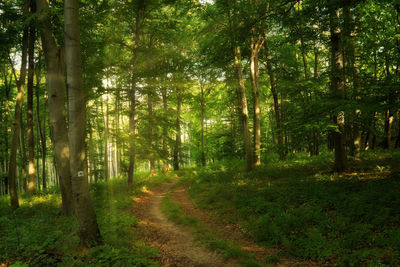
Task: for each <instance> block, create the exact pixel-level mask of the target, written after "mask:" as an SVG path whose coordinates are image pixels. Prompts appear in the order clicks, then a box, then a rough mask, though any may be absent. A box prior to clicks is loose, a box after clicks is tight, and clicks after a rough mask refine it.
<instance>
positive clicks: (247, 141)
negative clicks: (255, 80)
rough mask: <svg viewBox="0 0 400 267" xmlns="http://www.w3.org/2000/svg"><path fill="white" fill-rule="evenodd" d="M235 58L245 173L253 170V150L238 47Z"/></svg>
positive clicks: (237, 47)
mask: <svg viewBox="0 0 400 267" xmlns="http://www.w3.org/2000/svg"><path fill="white" fill-rule="evenodd" d="M234 56H235V71H236V79H237V82H238V94H239V97H240V99H239V100H240V102H239V103H240V111H241V113H240V120H241V122H242V131H243V141H244V151H245V159H246V171H251V170H252V169H253V149H252V146H251V137H250V129H249V111H248V108H247V98H246V88H245V86H244V80H243V73H242V62H241V61H242V58H241V53H240V47H239V46H236V47H235V50H234Z"/></svg>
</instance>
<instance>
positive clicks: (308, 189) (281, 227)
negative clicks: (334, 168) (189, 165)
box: [189, 151, 400, 266]
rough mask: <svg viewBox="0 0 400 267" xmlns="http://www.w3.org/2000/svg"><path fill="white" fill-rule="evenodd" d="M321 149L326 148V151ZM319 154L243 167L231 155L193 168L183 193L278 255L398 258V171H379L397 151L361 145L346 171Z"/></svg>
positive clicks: (323, 259)
mask: <svg viewBox="0 0 400 267" xmlns="http://www.w3.org/2000/svg"><path fill="white" fill-rule="evenodd" d="M328 156H329V155H328ZM328 156H327V155H322V156H320V157H314V158H312V159H311V160H309V159H308V158H302V157H300V158H293V159H290V160H288V161H285V162H276V163H270V164H267V165H266V166H261V167H259V168H257V169H255V170H254V171H252V172H249V173H244V172H242V171H241V167H242V166H241V165H240V164H237V163H235V162H230V163H229V162H225V163H222V164H216V165H213V166H210V167H208V168H203V169H199V170H197V171H194V172H193V178H192V179H191V181H190V191H189V193H190V196H191V197H192V199H194V201H195V203H196V204H197V205H198V206H199V207H201V208H204V209H210V210H213V211H214V214H216V216H217V218H218V219H219V220H222V221H225V220H226V221H229V222H234V223H239V224H241V225H242V226H243V227H244V229H245V230H246V231H247V232H248V234H249V235H251V237H252V238H253V239H254V240H256V241H257V242H258V243H259V244H260V245H262V246H264V247H267V248H277V249H282V252H281V253H280V255H281V256H285V255H286V256H290V257H294V258H298V259H299V260H307V261H308V260H311V261H314V262H316V263H318V264H328V265H339V266H399V265H400V209H399V207H400V177H392V176H390V175H387V174H386V173H385V171H386V170H389V169H390V162H393V160H397V161H398V159H400V157H399V156H400V153H399V152H398V151H391V152H390V153H389V154H388V153H386V154H385V153H377V152H373V153H366V154H364V155H363V157H362V160H361V161H355V160H353V161H350V164H351V166H350V169H351V171H350V172H349V173H345V174H343V175H337V174H333V173H330V171H329V168H330V166H331V161H330V160H329V159H328Z"/></svg>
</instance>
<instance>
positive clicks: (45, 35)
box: [36, 0, 74, 216]
mask: <svg viewBox="0 0 400 267" xmlns="http://www.w3.org/2000/svg"><path fill="white" fill-rule="evenodd" d="M36 8H37V11H38V13H39V14H40V15H39V20H40V21H41V23H40V25H41V39H42V44H43V51H44V57H45V61H46V66H47V74H46V84H47V93H48V96H49V98H48V105H49V123H50V132H51V136H52V141H53V147H54V159H55V165H56V168H57V174H58V177H59V180H60V189H61V198H62V213H63V214H64V215H66V216H70V215H72V214H73V212H74V204H73V200H72V185H71V172H70V162H69V146H68V143H69V141H68V130H67V123H66V110H65V97H64V95H65V77H64V65H65V59H64V51H63V50H62V48H58V47H57V43H56V40H55V38H54V35H53V33H52V30H51V23H50V20H49V14H48V12H49V6H48V4H47V2H46V1H45V0H36Z"/></svg>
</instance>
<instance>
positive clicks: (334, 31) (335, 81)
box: [329, 5, 347, 172]
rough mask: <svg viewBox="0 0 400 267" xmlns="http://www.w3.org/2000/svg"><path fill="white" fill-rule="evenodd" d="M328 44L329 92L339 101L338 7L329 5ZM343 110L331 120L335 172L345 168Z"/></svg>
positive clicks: (336, 112) (339, 39)
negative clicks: (332, 122) (329, 53)
mask: <svg viewBox="0 0 400 267" xmlns="http://www.w3.org/2000/svg"><path fill="white" fill-rule="evenodd" d="M329 8H330V17H329V19H330V45H331V92H332V96H333V99H334V100H335V101H337V102H339V103H340V101H341V100H343V99H344V81H343V53H342V52H343V51H342V46H341V29H340V24H339V14H340V12H339V8H338V7H335V6H333V5H331V6H330V7H329ZM344 119H345V118H344V112H343V111H341V110H335V111H334V114H333V121H334V123H335V124H336V126H337V130H336V131H335V132H334V133H333V138H334V144H335V165H334V170H335V171H336V172H343V171H345V169H346V165H347V157H346V150H345V134H344V126H345V125H344V123H345V121H344Z"/></svg>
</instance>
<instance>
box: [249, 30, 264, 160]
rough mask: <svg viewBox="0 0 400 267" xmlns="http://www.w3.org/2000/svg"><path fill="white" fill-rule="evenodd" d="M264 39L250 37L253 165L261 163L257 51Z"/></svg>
mask: <svg viewBox="0 0 400 267" xmlns="http://www.w3.org/2000/svg"><path fill="white" fill-rule="evenodd" d="M263 42H264V40H263V39H262V37H261V35H260V36H258V38H257V40H256V39H255V38H254V37H252V38H251V44H250V78H251V86H252V88H253V91H252V92H253V109H254V117H253V128H254V133H253V135H254V142H253V146H254V165H256V166H257V165H260V164H261V150H260V149H261V119H260V117H261V114H260V113H261V112H260V91H259V88H258V77H259V68H258V53H259V51H260V49H261V47H262V44H263Z"/></svg>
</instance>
